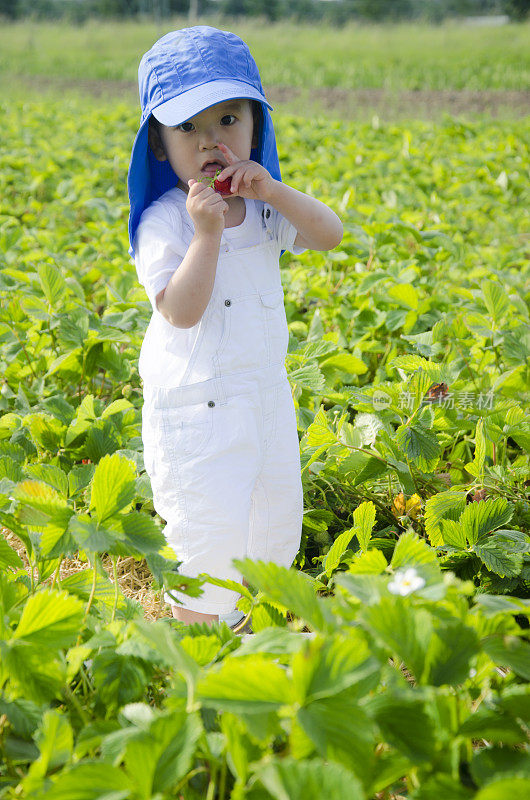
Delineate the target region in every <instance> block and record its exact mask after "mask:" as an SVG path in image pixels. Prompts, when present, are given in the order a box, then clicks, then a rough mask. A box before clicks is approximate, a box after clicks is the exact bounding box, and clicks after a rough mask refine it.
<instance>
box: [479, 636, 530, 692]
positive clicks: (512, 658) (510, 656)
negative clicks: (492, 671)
mask: <svg viewBox="0 0 530 800" xmlns="http://www.w3.org/2000/svg"><path fill="white" fill-rule="evenodd" d="M482 647H483V648H484V650H485V651H486V653H487V654H488V655H489V657H490V658H491V660H492V661H493V663H494V664H497V665H498V666H500V667H509V668H510V669H511V670H513V671H514V672H515V674H516V675H519V676H520V677H521V678H525V680H527V681H529V680H530V644H528V642H525V641H524V639H519V638H518V637H517V636H507V635H506V636H499V635H498V634H494V635H492V636H488V637H486V638H485V639H484V640H483V642H482Z"/></svg>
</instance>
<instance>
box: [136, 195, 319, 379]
mask: <svg viewBox="0 0 530 800" xmlns="http://www.w3.org/2000/svg"><path fill="white" fill-rule="evenodd" d="M186 199H187V195H186V193H185V192H184V191H182V189H179V188H178V187H175V188H174V189H170V190H169V191H168V192H166V193H165V194H163V195H162V196H161V197H160V198H159V199H158V200H155V201H154V202H153V203H151V204H150V205H149V206H148V207H147V208H146V209H145V210H144V212H143V213H142V216H141V217H140V222H139V224H138V228H137V231H136V235H135V239H134V250H135V264H136V271H137V274H138V280H139V282H140V283H141V284H142V286H143V287H144V289H145V291H146V294H147V296H148V298H149V300H150V302H151V306H152V308H153V314H152V316H151V321H150V323H149V326H148V328H147V330H146V333H145V336H144V340H143V343H142V349H141V352H140V359H139V363H138V370H139V373H140V377H141V378H142V381H143V382H144V385H146V384H151V385H156V386H165V387H172V386H179V385H180V382H181V380H182V377H183V374H184V371H185V365H186V361H187V358H188V356H189V354H191V352H192V350H193V346H194V343H195V340H196V338H197V335H198V330H199V325H200V321H199V322H198V323H197V324H196V325H194V326H192V327H191V328H176V327H175V326H174V325H171V324H170V323H169V322H168V321H167V320H166V319H165V317H164V316H163V315H162V314H161V313H160V312H159V311H158V309H157V308H156V296H157V294H158V293H159V292H161V291H162V289H165V287H166V286H167V284H168V282H169V280H170V278H171V276H172V275H173V273H174V272H175V270H176V269H178V267H179V264H180V263H181V262H182V260H183V258H184V256H185V255H186V252H187V250H188V247H189V245H190V243H191V240H192V238H193V235H194V233H195V228H194V224H193V220H192V219H191V217H190V215H189V213H188V211H187V209H186ZM265 205H266V209H265ZM245 209H246V212H245V219H244V220H243V222H242V223H241V225H236V226H234V227H232V228H225V229H224V231H223V235H222V237H221V246H220V251H224V252H227V251H228V250H232V251H233V250H239V249H240V248H245V247H251V246H253V245H256V244H259V242H260V235H262V233H261V231H260V229H261V228H262V217H261V215H262V214H263V213H266V214H267V215H268V216H267V226H268V228H269V230H272V232H273V235H274V238H275V239H276V241H277V243H278V255H279V253H280V251H281V250H289V252H291V253H293V254H295V255H299V254H300V253H303V252H305V248H302V247H296V246H295V244H294V240H295V239H296V236H297V230H296V228H295V227H294V225H292V224H291V223H290V222H289V220H287V219H286V218H285V217H284V216H282V214H280V213H279V212H278V211H277V210H276V209H274V208H273V207H272V206H270V205H269V204H264V203H263V201H261V200H248V199H246V198H245Z"/></svg>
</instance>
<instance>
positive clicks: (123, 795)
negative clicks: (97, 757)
mask: <svg viewBox="0 0 530 800" xmlns="http://www.w3.org/2000/svg"><path fill="white" fill-rule="evenodd" d="M53 780H54V784H53V786H52V787H51V788H50V789H48V790H47V791H45V792H44V794H43V795H42V800H105V798H108V800H129V799H130V798H133V797H134V786H133V784H132V782H131V781H130V780H129V778H128V777H127V775H126V774H125V773H124V771H123V770H121V769H120V768H119V767H113V766H112V765H111V764H104V763H102V762H101V761H98V762H93V763H86V762H85V763H83V764H77V765H76V766H74V767H72V769H70V770H68V771H67V772H65V771H63V772H60V773H59V774H58V775H57V776H55V777H54V779H53Z"/></svg>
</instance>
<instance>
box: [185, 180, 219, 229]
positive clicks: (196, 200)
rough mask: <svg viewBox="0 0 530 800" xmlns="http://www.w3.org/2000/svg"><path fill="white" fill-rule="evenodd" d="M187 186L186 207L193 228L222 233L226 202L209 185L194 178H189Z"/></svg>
mask: <svg viewBox="0 0 530 800" xmlns="http://www.w3.org/2000/svg"><path fill="white" fill-rule="evenodd" d="M188 186H189V187H190V189H189V192H188V199H187V200H186V209H187V211H188V214H189V215H190V217H191V218H192V220H193V224H194V225H195V230H196V231H197V232H198V233H205V234H208V235H211V234H217V233H219V234H220V233H222V232H223V230H224V227H225V218H224V215H225V214H226V212H227V211H228V203H226V202H225V201H224V200H223V198H222V197H221V195H220V194H219V193H218V192H216V191H214V189H212V188H211V186H206V185H205V184H204V183H200V182H199V181H196V180H195V179H194V178H190V179H189V181H188Z"/></svg>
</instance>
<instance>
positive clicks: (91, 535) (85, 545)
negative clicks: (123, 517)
mask: <svg viewBox="0 0 530 800" xmlns="http://www.w3.org/2000/svg"><path fill="white" fill-rule="evenodd" d="M69 532H70V533H71V534H72V536H73V538H74V540H75V542H76V544H77V546H78V547H79V548H80V549H81V550H87V551H88V552H90V553H113V554H115V555H123V554H124V548H123V544H122V543H123V542H125V534H123V533H121V532H120V531H117V530H107V529H106V528H100V526H99V525H98V524H97V522H96V521H95V520H93V519H92V517H89V516H88V514H79V515H78V516H77V517H72V519H71V520H70V526H69Z"/></svg>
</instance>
